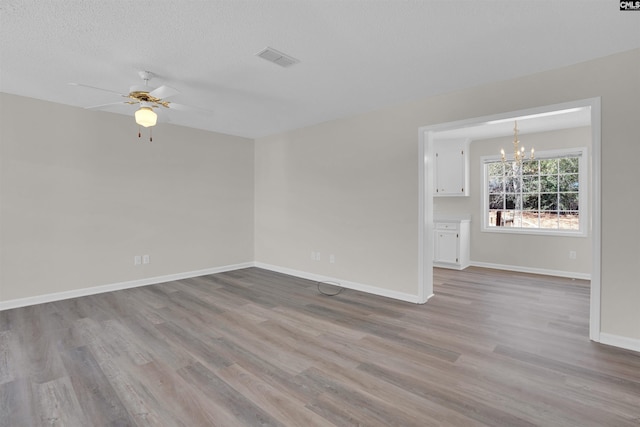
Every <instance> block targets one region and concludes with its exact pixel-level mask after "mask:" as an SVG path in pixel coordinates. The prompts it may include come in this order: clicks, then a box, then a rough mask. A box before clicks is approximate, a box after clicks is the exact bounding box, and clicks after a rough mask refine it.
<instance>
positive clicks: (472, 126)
mask: <svg viewBox="0 0 640 427" xmlns="http://www.w3.org/2000/svg"><path fill="white" fill-rule="evenodd" d="M575 111H582V112H586V121H587V122H586V125H585V124H584V123H585V122H584V119H585V116H584V115H583V117H582V119H583V122H581V124H579V125H572V123H571V122H570V121H571V120H572V119H571V117H574V118H575V117H577V116H576V114H568V113H567V112H569V113H573V112H575ZM565 113H567V114H565ZM514 120H518V126H521V125H520V124H521V123H523V122H524V121H525V120H529V121H530V123H533V122H536V123H537V125H540V126H541V127H540V128H538V129H542V130H538V131H539V132H542V131H544V130H545V129H546V130H554V129H563V128H565V129H566V128H571V127H577V126H590V127H591V132H590V134H591V147H590V150H589V153H588V161H587V167H588V168H589V170H590V172H591V179H590V182H589V185H588V199H587V200H588V202H587V203H588V206H589V211H590V216H589V227H588V233H589V237H590V239H591V271H590V275H589V277H590V280H591V291H590V302H589V304H590V314H589V338H590V339H591V340H593V341H596V342H599V341H600V289H601V277H600V276H601V275H600V263H601V218H600V208H599V206H600V200H601V181H600V179H601V171H600V158H601V141H600V135H601V133H600V129H601V125H600V120H601V117H600V98H590V99H584V100H578V101H572V102H567V103H562V104H554V105H547V106H541V107H537V108H530V109H524V110H517V111H510V112H505V113H501V114H495V115H491V116H482V117H476V118H471V119H466V120H459V121H453V122H447V123H440V124H436V125H429V126H424V127H421V128H420V129H419V159H420V160H419V192H420V193H419V239H418V240H419V262H418V265H419V271H418V277H419V288H418V298H419V301H420V302H422V303H424V302H426V301H428V300H429V298H431V297H432V296H433V248H434V194H435V190H434V182H435V179H436V177H435V174H434V164H435V162H434V159H435V157H434V156H435V151H434V142H435V141H436V140H440V139H443V138H444V139H448V138H460V137H468V136H469V135H475V136H474V137H475V138H477V139H482V135H484V137H486V138H490V137H492V136H494V135H496V136H497V135H502V136H504V135H507V133H504V128H505V126H507V127H509V126H511V127H513V122H514ZM545 126H546V127H545ZM500 127H502V128H503V129H502V130H499V128H500ZM474 132H475V133H474ZM483 132H484V134H483ZM500 132H502V133H500ZM478 135H480V136H478ZM473 178H474V179H477V178H478V177H475V176H474V177H473ZM473 221H475V222H476V224H475V225H474V224H473ZM481 221H483V219H482V218H473V220H472V226H475V227H479V224H478V223H479V222H481ZM473 261H474V260H473V254H472V259H471V265H474V262H473ZM480 264H481V263H480Z"/></svg>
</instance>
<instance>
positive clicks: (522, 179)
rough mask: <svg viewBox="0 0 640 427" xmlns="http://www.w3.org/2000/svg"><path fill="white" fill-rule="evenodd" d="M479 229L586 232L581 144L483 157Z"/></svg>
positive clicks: (584, 167) (584, 165)
mask: <svg viewBox="0 0 640 427" xmlns="http://www.w3.org/2000/svg"><path fill="white" fill-rule="evenodd" d="M482 162H483V165H484V192H483V193H484V194H483V201H484V206H485V209H484V220H483V227H482V229H483V231H499V232H513V233H533V234H569V235H586V225H585V224H586V206H587V200H586V194H587V193H586V171H587V167H586V149H584V148H581V149H574V150H556V151H547V152H541V153H536V159H535V160H528V161H524V162H522V164H517V163H515V162H510V161H506V162H502V160H501V159H500V158H499V157H497V156H492V157H483V158H482Z"/></svg>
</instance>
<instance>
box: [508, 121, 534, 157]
mask: <svg viewBox="0 0 640 427" xmlns="http://www.w3.org/2000/svg"><path fill="white" fill-rule="evenodd" d="M514 124H515V125H514V128H513V162H514V163H517V164H518V165H521V164H522V162H523V161H524V160H525V157H526V156H525V153H524V147H523V146H520V141H519V140H518V121H517V120H514ZM533 153H534V151H533V148H531V154H530V155H529V160H533V159H534V158H535V157H534V154H533ZM500 154H501V155H502V163H506V161H507V156H506V155H505V152H504V148H502V149H501V150H500Z"/></svg>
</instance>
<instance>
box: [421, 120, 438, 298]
mask: <svg viewBox="0 0 640 427" xmlns="http://www.w3.org/2000/svg"><path fill="white" fill-rule="evenodd" d="M425 136H426V137H427V139H426V140H425ZM418 139H419V141H420V142H419V146H418V151H419V155H418V170H419V176H420V179H419V181H418V302H419V303H420V304H423V303H426V302H427V301H428V300H429V299H430V298H431V297H432V296H433V253H432V250H433V245H431V246H430V247H429V250H427V248H426V247H425V245H424V242H432V241H433V221H431V220H428V219H429V218H432V217H433V197H425V194H428V193H427V191H426V188H427V187H429V186H430V187H433V180H434V176H433V168H432V167H427V166H428V165H431V164H432V163H433V161H432V160H431V159H432V158H433V138H432V137H431V134H427V132H422V131H419V132H418Z"/></svg>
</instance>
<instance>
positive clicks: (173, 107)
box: [169, 102, 212, 114]
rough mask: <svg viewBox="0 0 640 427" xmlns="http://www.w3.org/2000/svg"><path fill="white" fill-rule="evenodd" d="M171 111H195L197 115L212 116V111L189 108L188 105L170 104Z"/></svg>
mask: <svg viewBox="0 0 640 427" xmlns="http://www.w3.org/2000/svg"><path fill="white" fill-rule="evenodd" d="M169 109H170V110H176V111H193V112H197V113H204V114H212V112H211V111H209V110H205V109H203V108H198V107H189V106H188V105H182V104H176V103H175V102H169Z"/></svg>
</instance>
